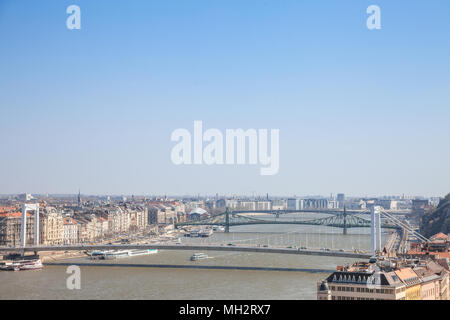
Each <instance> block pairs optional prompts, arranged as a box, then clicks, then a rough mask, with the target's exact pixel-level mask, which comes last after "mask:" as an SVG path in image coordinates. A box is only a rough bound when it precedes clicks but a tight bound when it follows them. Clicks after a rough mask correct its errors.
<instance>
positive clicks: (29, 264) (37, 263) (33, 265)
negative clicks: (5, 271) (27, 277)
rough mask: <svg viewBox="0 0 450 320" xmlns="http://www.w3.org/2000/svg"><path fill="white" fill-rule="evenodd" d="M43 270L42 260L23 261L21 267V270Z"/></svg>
mask: <svg viewBox="0 0 450 320" xmlns="http://www.w3.org/2000/svg"><path fill="white" fill-rule="evenodd" d="M42 268H43V265H42V262H41V260H40V259H37V260H27V261H23V262H22V263H20V265H19V270H21V271H22V270H40V269H42Z"/></svg>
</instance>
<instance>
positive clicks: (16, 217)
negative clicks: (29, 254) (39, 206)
mask: <svg viewBox="0 0 450 320" xmlns="http://www.w3.org/2000/svg"><path fill="white" fill-rule="evenodd" d="M21 226H22V212H7V213H0V246H11V247H20V245H21V242H20V237H21ZM26 233H27V244H30V245H33V244H34V214H32V212H31V211H29V212H27V232H26Z"/></svg>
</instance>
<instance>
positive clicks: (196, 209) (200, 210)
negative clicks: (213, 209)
mask: <svg viewBox="0 0 450 320" xmlns="http://www.w3.org/2000/svg"><path fill="white" fill-rule="evenodd" d="M205 213H206V214H208V212H207V211H206V210H203V209H202V208H195V209H194V210H192V211H191V212H189V214H205Z"/></svg>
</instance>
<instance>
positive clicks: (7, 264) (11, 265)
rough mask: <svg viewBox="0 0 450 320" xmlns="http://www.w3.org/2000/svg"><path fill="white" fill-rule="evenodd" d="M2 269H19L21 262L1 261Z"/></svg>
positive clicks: (0, 266)
mask: <svg viewBox="0 0 450 320" xmlns="http://www.w3.org/2000/svg"><path fill="white" fill-rule="evenodd" d="M0 270H1V271H19V270H20V269H19V264H18V263H14V262H11V261H8V262H1V263H0Z"/></svg>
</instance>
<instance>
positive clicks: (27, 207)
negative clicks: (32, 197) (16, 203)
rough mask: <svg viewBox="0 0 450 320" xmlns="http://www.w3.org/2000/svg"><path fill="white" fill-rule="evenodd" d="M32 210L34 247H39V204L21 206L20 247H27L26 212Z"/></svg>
mask: <svg viewBox="0 0 450 320" xmlns="http://www.w3.org/2000/svg"><path fill="white" fill-rule="evenodd" d="M31 210H34V245H36V246H37V245H39V203H35V204H28V203H24V204H23V205H22V225H21V237H20V242H21V245H22V247H26V245H27V212H28V211H31Z"/></svg>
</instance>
